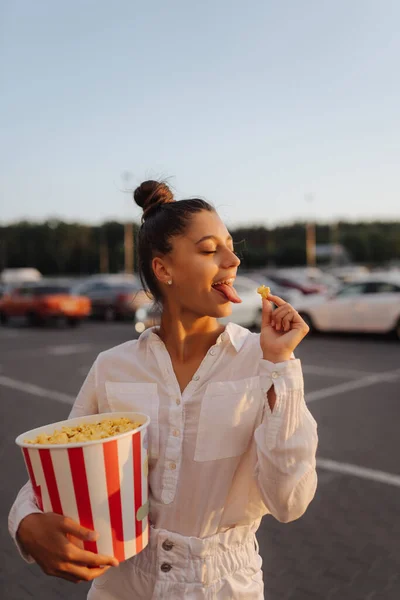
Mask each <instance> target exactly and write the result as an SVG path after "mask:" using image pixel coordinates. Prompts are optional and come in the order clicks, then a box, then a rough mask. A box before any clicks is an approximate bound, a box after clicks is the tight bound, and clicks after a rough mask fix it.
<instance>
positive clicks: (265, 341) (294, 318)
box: [260, 294, 310, 363]
mask: <svg viewBox="0 0 400 600" xmlns="http://www.w3.org/2000/svg"><path fill="white" fill-rule="evenodd" d="M270 301H271V302H273V303H274V304H275V305H276V307H277V308H276V309H275V310H273V308H272V304H271V302H270ZM262 303H263V307H262V325H261V336H260V344H261V349H262V352H263V358H264V359H266V360H269V361H271V362H275V363H277V362H283V361H285V360H290V358H291V356H292V352H293V351H294V349H295V348H296V347H297V346H298V345H299V344H300V342H301V340H302V339H304V338H305V336H306V335H307V333H308V332H309V330H310V328H309V327H308V325H307V324H306V323H305V322H304V321H303V319H302V318H301V316H300V315H299V313H298V312H297V311H296V310H295V309H294V308H293V306H291V305H290V304H288V303H287V302H285V301H284V300H282V298H279V296H272V295H271V294H270V295H269V296H268V300H267V299H265V298H263V300H262Z"/></svg>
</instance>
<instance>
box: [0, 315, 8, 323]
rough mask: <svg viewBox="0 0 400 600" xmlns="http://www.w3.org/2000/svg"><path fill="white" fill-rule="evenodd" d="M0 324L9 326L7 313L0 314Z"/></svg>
mask: <svg viewBox="0 0 400 600" xmlns="http://www.w3.org/2000/svg"><path fill="white" fill-rule="evenodd" d="M0 323H1V324H2V325H7V323H8V316H7V315H6V314H5V313H0Z"/></svg>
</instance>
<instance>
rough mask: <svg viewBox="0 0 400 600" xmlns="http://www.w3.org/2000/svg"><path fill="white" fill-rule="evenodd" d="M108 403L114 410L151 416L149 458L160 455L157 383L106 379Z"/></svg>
mask: <svg viewBox="0 0 400 600" xmlns="http://www.w3.org/2000/svg"><path fill="white" fill-rule="evenodd" d="M106 393H107V400H108V404H109V406H110V408H111V410H112V411H113V412H118V411H132V412H140V413H143V414H145V415H147V416H148V417H150V425H149V429H148V430H149V458H150V459H156V458H158V455H159V420H158V412H159V405H160V401H159V396H158V390H157V384H156V383H122V382H117V381H106Z"/></svg>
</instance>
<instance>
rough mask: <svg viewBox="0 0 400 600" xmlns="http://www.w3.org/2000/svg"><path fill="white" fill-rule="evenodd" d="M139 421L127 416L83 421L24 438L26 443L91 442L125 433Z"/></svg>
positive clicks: (136, 426) (135, 426) (138, 424)
mask: <svg viewBox="0 0 400 600" xmlns="http://www.w3.org/2000/svg"><path fill="white" fill-rule="evenodd" d="M140 425H141V423H134V422H133V421H131V420H130V419H128V418H127V417H120V418H119V419H103V421H98V422H97V423H83V424H82V425H76V426H75V427H67V426H64V427H63V428H62V429H61V430H59V429H56V430H55V431H54V432H53V433H52V434H46V433H40V434H39V435H38V436H37V437H36V438H35V439H34V440H24V442H25V443H26V444H74V443H75V444H77V443H80V442H93V441H94V440H103V439H105V438H108V437H112V436H114V435H117V434H118V433H126V432H127V431H133V429H137V428H138V427H140Z"/></svg>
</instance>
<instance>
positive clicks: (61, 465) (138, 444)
mask: <svg viewBox="0 0 400 600" xmlns="http://www.w3.org/2000/svg"><path fill="white" fill-rule="evenodd" d="M120 417H127V418H128V419H130V420H131V421H134V422H137V423H140V427H138V428H137V429H134V430H132V431H127V432H125V433H120V434H118V435H115V436H113V437H108V438H105V439H102V440H93V441H89V442H80V443H70V444H28V443H26V442H24V440H26V439H34V438H36V436H37V435H39V434H41V433H45V434H52V433H53V432H54V431H55V430H56V429H61V427H63V426H66V427H74V426H77V425H82V424H84V423H85V424H88V423H95V422H99V421H101V420H103V419H113V418H116V419H117V418H120ZM149 423H150V419H149V417H147V416H146V415H144V414H141V413H133V412H113V413H103V414H100V415H90V416H87V417H77V418H74V419H69V420H67V421H60V422H58V423H52V424H51V425H45V426H44V427H38V428H37V429H32V430H31V431H27V432H26V433H23V434H21V435H20V436H18V437H17V439H16V440H15V442H16V444H17V445H18V446H20V447H21V449H22V453H23V455H24V459H25V464H26V468H27V471H28V473H29V477H30V480H31V483H32V486H33V491H34V493H35V497H36V502H37V504H38V506H39V508H40V509H41V510H42V511H44V512H55V513H58V514H60V515H65V516H67V517H70V518H71V519H73V520H74V521H77V522H78V523H80V525H82V526H83V527H87V528H88V529H93V530H95V531H96V532H97V533H98V534H99V538H98V540H97V541H95V542H91V541H85V542H83V547H84V548H85V550H89V551H91V552H94V553H96V554H106V555H109V556H115V558H117V559H118V560H119V561H120V562H122V561H124V560H126V559H128V558H130V557H131V556H134V555H135V554H138V553H139V552H141V550H143V548H145V547H146V546H147V544H148V536H149V526H148V516H147V515H148V483H147V475H148V457H147V447H148V432H147V428H148V426H149Z"/></svg>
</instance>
